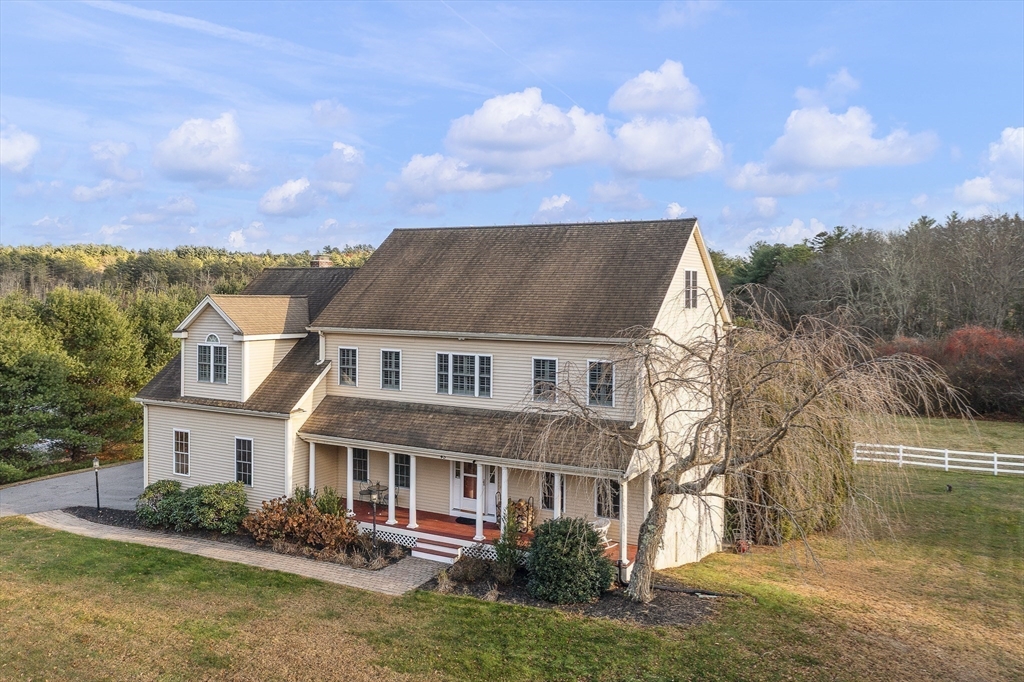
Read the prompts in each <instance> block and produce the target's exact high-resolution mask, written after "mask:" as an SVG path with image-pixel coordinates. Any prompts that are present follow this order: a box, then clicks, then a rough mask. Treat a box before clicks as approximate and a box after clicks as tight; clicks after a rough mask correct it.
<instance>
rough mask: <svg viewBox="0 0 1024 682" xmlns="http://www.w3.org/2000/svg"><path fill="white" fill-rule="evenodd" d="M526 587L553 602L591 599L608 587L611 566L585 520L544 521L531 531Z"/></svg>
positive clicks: (611, 570) (612, 568)
mask: <svg viewBox="0 0 1024 682" xmlns="http://www.w3.org/2000/svg"><path fill="white" fill-rule="evenodd" d="M526 570H527V571H528V572H529V576H530V578H529V581H528V583H527V589H529V591H530V594H531V595H533V596H534V597H536V598H538V599H543V600H545V601H549V602H553V603H555V604H575V603H579V602H589V601H594V600H596V599H597V598H598V597H600V596H601V593H602V592H604V591H605V590H607V589H608V588H609V587H611V584H612V578H613V577H614V573H615V569H614V567H613V565H612V562H611V561H609V560H608V558H607V557H605V555H604V545H603V543H602V542H601V538H600V536H598V534H597V531H595V530H594V528H593V527H592V526H591V525H590V524H589V523H587V521H586V519H574V518H569V517H563V518H560V519H555V520H552V521H545V522H544V523H542V524H541V525H540V526H538V527H537V529H536V531H535V532H534V536H533V541H532V542H531V543H530V553H529V554H528V555H527V559H526Z"/></svg>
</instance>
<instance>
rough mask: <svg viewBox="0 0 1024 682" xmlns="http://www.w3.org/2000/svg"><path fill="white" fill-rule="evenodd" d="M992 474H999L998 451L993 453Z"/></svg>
mask: <svg viewBox="0 0 1024 682" xmlns="http://www.w3.org/2000/svg"><path fill="white" fill-rule="evenodd" d="M992 475H993V476H998V475H999V453H998V452H993V453H992Z"/></svg>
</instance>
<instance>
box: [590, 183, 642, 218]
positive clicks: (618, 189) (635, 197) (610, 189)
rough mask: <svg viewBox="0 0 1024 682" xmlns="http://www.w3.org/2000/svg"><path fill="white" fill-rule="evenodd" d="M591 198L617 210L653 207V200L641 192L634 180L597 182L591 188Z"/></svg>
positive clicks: (638, 209) (637, 209)
mask: <svg viewBox="0 0 1024 682" xmlns="http://www.w3.org/2000/svg"><path fill="white" fill-rule="evenodd" d="M590 200H591V201H592V202H594V203H596V204H602V205H604V206H606V207H608V208H610V209H613V210H617V211H642V210H644V209H646V208H650V207H651V201H650V200H649V199H648V198H647V197H645V196H644V195H643V194H641V193H640V192H639V191H638V190H637V188H636V184H635V183H632V182H625V183H624V182H616V181H615V180H612V181H610V182H595V183H594V184H593V186H592V187H591V188H590Z"/></svg>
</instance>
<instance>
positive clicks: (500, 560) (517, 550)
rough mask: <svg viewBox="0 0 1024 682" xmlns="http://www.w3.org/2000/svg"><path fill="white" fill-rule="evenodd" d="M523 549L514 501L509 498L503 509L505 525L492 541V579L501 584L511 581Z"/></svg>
mask: <svg viewBox="0 0 1024 682" xmlns="http://www.w3.org/2000/svg"><path fill="white" fill-rule="evenodd" d="M525 549H526V548H525V547H523V541H522V535H521V534H520V533H519V524H518V523H517V522H516V503H515V502H513V501H512V500H509V501H508V507H507V508H506V509H505V525H504V527H503V528H502V529H501V536H500V537H499V538H498V541H497V542H495V543H494V554H495V562H494V579H495V580H497V581H498V582H499V583H501V584H502V585H508V584H509V583H510V582H512V579H513V578H515V575H516V571H518V570H519V565H520V564H521V563H522V561H523V554H524V552H525Z"/></svg>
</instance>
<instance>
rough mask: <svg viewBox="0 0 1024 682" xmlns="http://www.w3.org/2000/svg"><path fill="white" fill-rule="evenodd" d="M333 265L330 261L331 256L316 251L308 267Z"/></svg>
mask: <svg viewBox="0 0 1024 682" xmlns="http://www.w3.org/2000/svg"><path fill="white" fill-rule="evenodd" d="M333 266H334V263H333V262H332V261H331V257H330V256H328V255H327V254H326V253H318V254H316V255H315V256H313V257H312V258H311V259H310V261H309V267H311V268H329V267H333Z"/></svg>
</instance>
